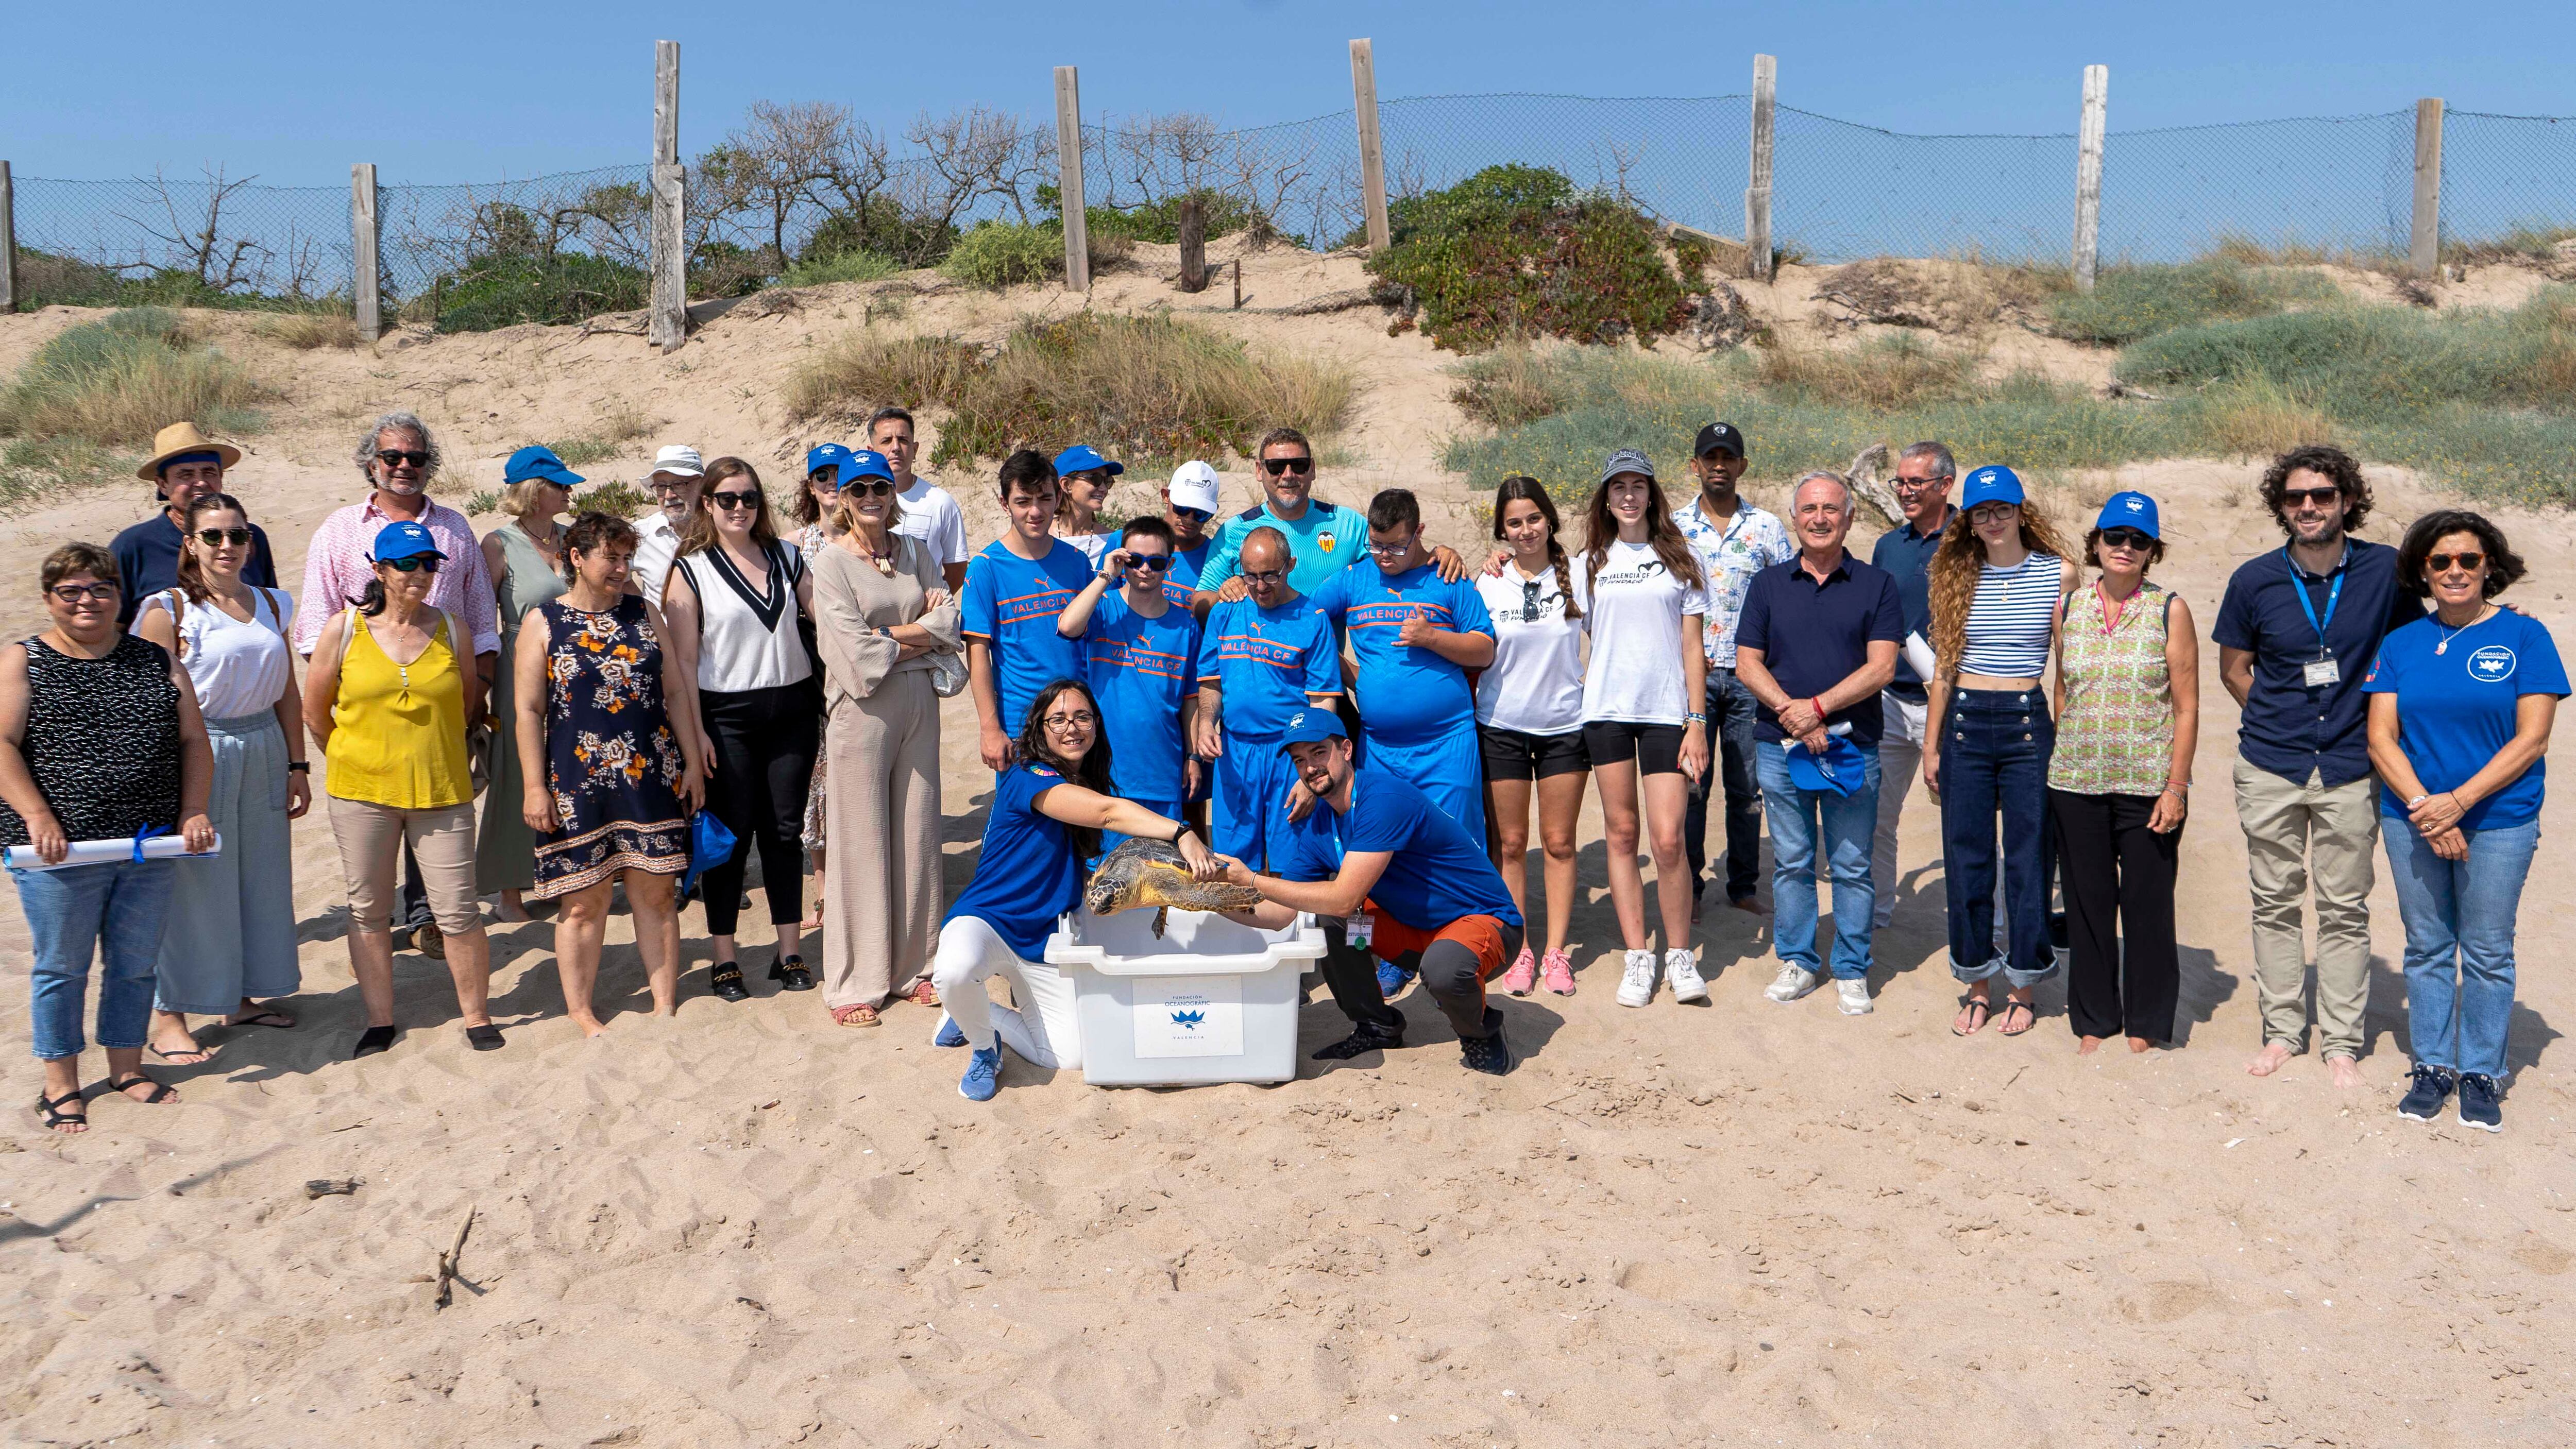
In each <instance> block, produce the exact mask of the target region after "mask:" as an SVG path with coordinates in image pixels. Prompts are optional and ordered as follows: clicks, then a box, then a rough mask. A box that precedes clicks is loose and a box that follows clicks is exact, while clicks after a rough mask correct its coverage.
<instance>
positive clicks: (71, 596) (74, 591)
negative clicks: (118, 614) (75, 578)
mask: <svg viewBox="0 0 2576 1449" xmlns="http://www.w3.org/2000/svg"><path fill="white" fill-rule="evenodd" d="M51 592H52V594H53V596H54V597H55V598H57V599H60V600H62V601H63V602H64V603H66V604H77V603H79V602H81V601H82V600H84V599H87V600H89V601H91V602H93V603H100V604H113V603H115V602H116V596H117V594H118V593H119V592H120V591H119V590H118V588H117V586H116V585H114V584H56V585H54V587H53V589H52V590H51Z"/></svg>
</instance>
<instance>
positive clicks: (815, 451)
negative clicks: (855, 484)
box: [805, 443, 850, 483]
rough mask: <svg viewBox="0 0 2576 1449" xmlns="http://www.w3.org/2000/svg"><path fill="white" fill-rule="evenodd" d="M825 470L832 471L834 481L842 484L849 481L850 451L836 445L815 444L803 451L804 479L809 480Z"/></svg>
mask: <svg viewBox="0 0 2576 1449" xmlns="http://www.w3.org/2000/svg"><path fill="white" fill-rule="evenodd" d="M826 468H829V469H831V470H832V476H833V477H834V478H835V479H837V480H839V481H841V482H844V483H846V482H848V481H849V479H850V472H849V468H850V450H849V449H847V448H844V447H842V446H841V445H840V444H838V443H817V444H815V445H814V446H813V447H810V448H808V449H806V450H805V476H806V477H808V478H811V477H813V476H814V475H815V474H817V473H820V472H822V471H823V470H824V469H826Z"/></svg>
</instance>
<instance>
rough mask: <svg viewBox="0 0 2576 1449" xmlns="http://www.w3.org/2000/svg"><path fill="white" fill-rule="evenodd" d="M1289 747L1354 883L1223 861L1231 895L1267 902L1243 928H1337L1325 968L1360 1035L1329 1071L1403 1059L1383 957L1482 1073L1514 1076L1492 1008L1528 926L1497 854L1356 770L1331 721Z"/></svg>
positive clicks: (1249, 914) (1305, 726) (1321, 1054)
mask: <svg viewBox="0 0 2576 1449" xmlns="http://www.w3.org/2000/svg"><path fill="white" fill-rule="evenodd" d="M1278 742H1279V745H1280V747H1281V748H1284V749H1285V750H1286V751H1287V753H1288V759H1289V762H1290V763H1291V764H1292V765H1293V766H1294V767H1295V768H1296V772H1297V778H1298V780H1299V781H1300V782H1301V783H1303V784H1304V785H1305V787H1306V788H1307V789H1308V790H1309V791H1311V792H1313V794H1314V796H1315V801H1316V804H1317V805H1318V806H1319V807H1320V808H1321V809H1323V810H1325V811H1328V812H1330V815H1331V821H1332V824H1333V826H1334V829H1335V830H1336V832H1337V833H1338V834H1339V835H1340V837H1341V849H1342V864H1341V869H1340V871H1338V872H1337V873H1335V874H1334V875H1332V876H1331V877H1330V878H1328V879H1324V880H1318V881H1313V882H1301V881H1289V880H1281V879H1280V878H1279V877H1277V876H1272V875H1263V874H1261V873H1260V872H1258V871H1255V870H1253V869H1251V868H1250V867H1248V866H1246V865H1245V864H1244V863H1243V862H1242V861H1240V860H1236V859H1234V858H1233V857H1231V856H1219V857H1218V864H1219V865H1221V866H1222V867H1223V868H1224V870H1225V879H1226V880H1228V881H1229V882H1232V883H1233V884H1236V885H1244V886H1250V887H1252V888H1253V889H1254V890H1257V891H1259V892H1261V896H1262V904H1261V905H1258V906H1255V907H1254V908H1252V909H1251V910H1248V911H1238V912H1232V913H1230V914H1232V915H1234V916H1235V917H1236V918H1237V919H1238V920H1242V921H1246V922H1248V923H1250V924H1252V925H1255V926H1259V927H1261V928H1263V929H1265V930H1277V929H1279V928H1280V927H1282V926H1285V925H1287V924H1288V923H1289V922H1290V921H1292V920H1294V919H1295V917H1296V913H1297V912H1299V911H1312V912H1314V913H1315V915H1316V916H1317V917H1318V918H1319V919H1321V920H1322V921H1323V922H1324V923H1325V926H1326V936H1327V939H1329V940H1331V941H1332V942H1333V949H1332V950H1331V951H1330V952H1329V953H1327V954H1326V956H1325V957H1324V984H1325V985H1327V986H1329V987H1330V988H1332V992H1333V1004H1334V1005H1335V1006H1338V1007H1340V1008H1341V1009H1342V1014H1343V1015H1345V1016H1347V1017H1349V1018H1350V1019H1351V1020H1352V1021H1353V1022H1355V1023H1357V1027H1358V1029H1357V1030H1355V1031H1353V1032H1352V1033H1351V1035H1350V1037H1349V1038H1348V1039H1347V1040H1344V1041H1339V1042H1335V1043H1334V1044H1333V1045H1331V1046H1328V1047H1325V1048H1324V1049H1322V1050H1321V1051H1318V1052H1316V1053H1315V1056H1316V1058H1317V1059H1318V1060H1326V1061H1338V1060H1341V1059H1343V1058H1347V1057H1355V1056H1358V1055H1359V1054H1360V1053H1362V1052H1372V1051H1378V1050H1380V1049H1382V1048H1386V1047H1397V1046H1402V1045H1404V1013H1402V1012H1400V1011H1397V1010H1396V1009H1395V1008H1394V1007H1392V1006H1389V1005H1387V1004H1386V1000H1385V998H1384V997H1382V996H1381V995H1379V993H1378V984H1377V970H1376V968H1375V967H1373V966H1371V965H1370V964H1369V959H1368V956H1369V953H1371V952H1374V953H1375V954H1376V955H1377V956H1378V957H1379V958H1380V959H1382V960H1385V961H1389V962H1392V963H1394V964H1396V965H1398V966H1402V967H1405V968H1407V969H1409V970H1417V971H1419V972H1421V973H1422V984H1423V986H1424V987H1425V988H1426V989H1427V990H1429V992H1430V993H1431V999H1432V1000H1433V1001H1435V1002H1437V1003H1438V1004H1439V1006H1440V1010H1441V1012H1442V1013H1443V1014H1445V1015H1446V1016H1447V1017H1448V1018H1449V1025H1450V1026H1451V1027H1452V1028H1453V1029H1455V1030H1456V1031H1457V1033H1458V1045H1459V1049H1460V1054H1461V1057H1462V1060H1463V1061H1464V1063H1465V1065H1466V1066H1467V1068H1468V1069H1469V1070H1471V1071H1478V1072H1490V1073H1492V1074H1493V1075H1495V1076H1498V1077H1499V1076H1501V1075H1502V1074H1503V1073H1505V1072H1508V1071H1510V1070H1511V1069H1512V1054H1511V1049H1510V1048H1509V1047H1508V1046H1506V1045H1504V1042H1503V1014H1502V1012H1501V1011H1499V1010H1497V1009H1495V1008H1494V1007H1491V1006H1488V1005H1486V1004H1485V983H1486V982H1487V981H1488V980H1490V979H1492V978H1493V977H1494V975H1495V974H1496V973H1498V972H1500V971H1501V970H1502V969H1503V964H1504V963H1505V962H1507V961H1509V960H1511V959H1512V957H1514V956H1515V955H1518V954H1519V952H1520V949H1521V913H1520V911H1519V910H1518V909H1517V908H1515V907H1514V906H1513V905H1512V897H1511V892H1510V891H1508V890H1506V889H1504V887H1503V878H1502V877H1501V876H1500V875H1498V874H1496V873H1495V870H1494V866H1493V862H1491V861H1489V860H1487V859H1486V858H1485V846H1484V842H1483V841H1481V840H1476V839H1474V838H1472V837H1470V836H1469V835H1468V834H1467V832H1466V830H1465V828H1464V827H1462V826H1460V825H1459V824H1458V822H1457V821H1455V820H1453V819H1451V818H1450V817H1449V816H1448V814H1447V813H1446V812H1444V811H1442V810H1441V809H1440V808H1439V807H1438V806H1436V805H1433V804H1432V803H1431V801H1430V800H1429V799H1428V798H1427V797H1425V796H1424V795H1423V793H1422V792H1421V791H1420V790H1417V789H1415V788H1414V787H1413V786H1411V785H1409V784H1407V783H1405V782H1404V781H1403V780H1400V779H1398V778H1396V777H1395V776H1394V775H1392V774H1390V773H1388V772H1387V771H1386V770H1384V769H1381V768H1379V767H1377V766H1375V765H1370V766H1366V767H1363V768H1358V769H1354V768H1353V767H1352V764H1351V741H1350V736H1349V735H1348V734H1347V733H1345V732H1344V731H1343V729H1342V721H1341V719H1340V717H1339V716H1338V715H1336V714H1335V713H1334V712H1333V711H1332V710H1330V709H1328V708H1321V707H1311V708H1307V709H1303V710H1299V711H1297V712H1295V713H1294V714H1292V715H1291V716H1290V717H1289V719H1288V722H1287V726H1286V728H1284V729H1283V730H1281V731H1280V733H1279V741H1278ZM1346 920H1347V922H1348V924H1347V926H1345V924H1344V923H1345V921H1346ZM1362 948H1365V949H1362Z"/></svg>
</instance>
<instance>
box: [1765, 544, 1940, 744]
mask: <svg viewBox="0 0 2576 1449" xmlns="http://www.w3.org/2000/svg"><path fill="white" fill-rule="evenodd" d="M1881 639H1884V640H1886V641H1887V642H1889V643H1891V644H1900V645H1901V644H1902V643H1903V642H1904V640H1905V609H1904V605H1903V604H1902V603H1900V602H1899V600H1898V598H1897V593H1896V580H1895V578H1894V577H1893V576H1891V575H1890V574H1889V573H1888V571H1887V570H1885V569H1883V568H1877V567H1875V566H1873V565H1870V564H1865V563H1862V562H1861V561H1860V560H1859V559H1856V558H1853V557H1852V556H1851V554H1850V552H1849V551H1848V550H1846V551H1845V552H1844V554H1843V561H1842V562H1841V563H1839V564H1837V565H1835V566H1834V570H1833V572H1831V573H1829V574H1827V575H1825V578H1824V582H1822V583H1818V582H1817V581H1816V578H1815V576H1814V575H1813V574H1810V573H1808V572H1807V566H1806V562H1805V559H1804V557H1803V556H1801V557H1799V558H1793V559H1791V560H1789V561H1788V562H1787V563H1784V564H1773V565H1772V566H1771V567H1769V568H1767V569H1764V570H1763V571H1762V572H1760V573H1758V574H1755V575H1754V576H1753V586H1752V587H1751V588H1749V589H1747V590H1746V591H1745V594H1744V617H1743V618H1741V619H1739V620H1737V621H1736V625H1735V647H1736V648H1737V649H1739V650H1742V649H1759V650H1761V651H1762V665H1763V667H1764V668H1766V669H1768V670H1770V671H1771V677H1772V678H1773V679H1775V680H1778V681H1779V683H1780V687H1781V688H1782V689H1785V690H1787V691H1788V692H1789V696H1790V697H1791V698H1792V699H1813V698H1815V697H1816V696H1817V695H1820V694H1822V693H1824V692H1825V691H1826V690H1828V689H1831V688H1833V687H1834V686H1835V685H1837V684H1840V683H1842V682H1843V681H1844V680H1846V679H1849V678H1850V677H1851V676H1852V675H1853V674H1854V673H1855V672H1857V671H1858V670H1859V669H1860V667H1861V666H1862V665H1864V664H1867V663H1868V662H1869V646H1870V645H1871V644H1872V643H1875V642H1877V641H1878V640H1881ZM1899 652H1900V653H1901V652H1902V650H1900V651H1899ZM1825 724H1826V727H1827V728H1831V727H1832V726H1834V725H1838V724H1849V725H1850V726H1851V727H1852V728H1851V742H1852V743H1853V744H1855V745H1858V746H1859V747H1860V748H1861V749H1862V750H1864V751H1869V750H1875V749H1877V748H1878V732H1879V728H1880V724H1881V720H1880V717H1879V708H1878V696H1877V695H1876V694H1872V695H1870V697H1869V698H1867V699H1864V700H1862V701H1861V702H1860V703H1858V704H1855V705H1850V706H1848V707H1846V708H1843V709H1838V710H1835V711H1834V712H1833V713H1832V714H1829V715H1827V716H1825ZM1753 734H1754V738H1756V739H1763V740H1784V739H1787V738H1788V735H1787V734H1786V733H1784V732H1783V731H1782V730H1781V728H1780V720H1779V717H1778V716H1776V715H1774V714H1772V713H1771V711H1769V710H1767V709H1763V710H1756V711H1754V714H1753Z"/></svg>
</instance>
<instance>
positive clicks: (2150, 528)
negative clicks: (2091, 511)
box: [2093, 493, 2164, 540]
mask: <svg viewBox="0 0 2576 1449" xmlns="http://www.w3.org/2000/svg"><path fill="white" fill-rule="evenodd" d="M2093 526H2094V527H2095V528H2134V529H2136V530H2137V531H2138V532H2140V533H2143V534H2145V535H2146V536H2147V537H2149V538H2152V539H2157V540H2162V539H2163V538H2164V535H2163V534H2162V533H2159V532H2158V531H2157V530H2156V500H2154V499H2152V498H2149V497H2148V496H2147V495H2145V494H2144V493H2114V494H2112V495H2111V496H2110V497H2108V498H2106V499H2104V500H2102V516H2101V517H2099V518H2097V519H2094V520H2093Z"/></svg>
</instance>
